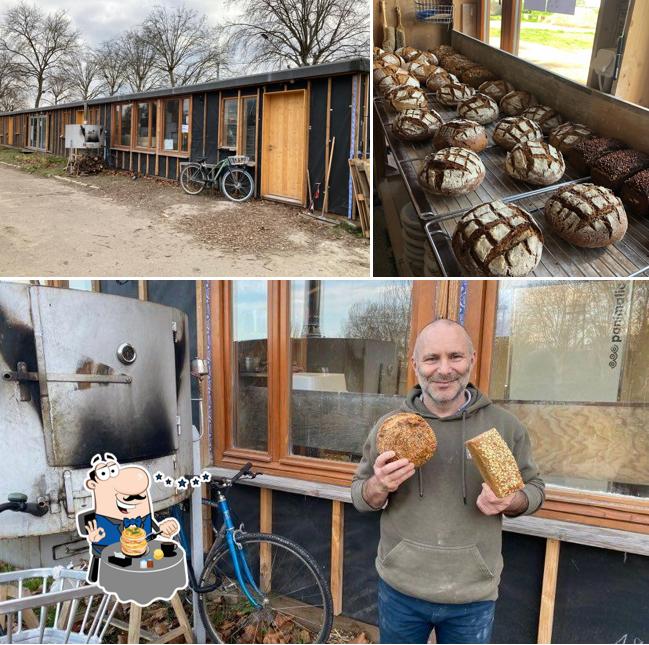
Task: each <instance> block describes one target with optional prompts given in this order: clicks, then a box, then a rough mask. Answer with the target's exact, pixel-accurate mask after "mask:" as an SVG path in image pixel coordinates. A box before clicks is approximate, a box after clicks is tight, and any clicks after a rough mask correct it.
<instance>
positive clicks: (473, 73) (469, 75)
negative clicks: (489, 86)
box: [460, 65, 496, 90]
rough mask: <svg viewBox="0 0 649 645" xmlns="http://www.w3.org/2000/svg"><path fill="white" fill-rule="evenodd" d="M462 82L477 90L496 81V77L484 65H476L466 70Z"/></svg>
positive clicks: (461, 78) (462, 75) (461, 76)
mask: <svg viewBox="0 0 649 645" xmlns="http://www.w3.org/2000/svg"><path fill="white" fill-rule="evenodd" d="M460 80H461V81H462V82H463V83H466V84H467V85H470V86H471V87H473V88H474V89H476V90H477V89H478V88H479V87H480V86H481V85H482V84H483V83H486V82H487V81H495V80H496V75H495V74H494V73H493V72H492V71H491V70H490V69H487V68H486V67H483V66H482V65H475V66H474V67H469V69H467V70H464V71H463V72H462V74H461V75H460Z"/></svg>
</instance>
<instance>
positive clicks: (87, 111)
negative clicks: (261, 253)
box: [0, 58, 369, 216]
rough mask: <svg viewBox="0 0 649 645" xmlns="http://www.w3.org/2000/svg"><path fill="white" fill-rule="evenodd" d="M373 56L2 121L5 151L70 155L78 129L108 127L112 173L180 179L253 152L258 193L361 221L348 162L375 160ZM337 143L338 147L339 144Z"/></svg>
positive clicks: (98, 101) (68, 106)
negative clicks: (203, 162)
mask: <svg viewBox="0 0 649 645" xmlns="http://www.w3.org/2000/svg"><path fill="white" fill-rule="evenodd" d="M368 69H369V63H368V61H367V59H363V58H354V59H349V60H345V61H339V62H334V63H325V64H321V65H315V66H312V67H301V68H295V69H288V70H282V71H278V72H269V73H263V74H255V75H251V76H244V77H239V78H228V79H223V80H219V81H214V82H210V83H204V84H201V85H193V86H186V87H176V88H173V89H168V88H167V89H158V90H152V91H149V92H142V93H139V94H130V95H118V96H114V97H110V98H107V97H102V98H98V99H94V100H92V101H88V102H87V103H85V104H84V103H79V102H77V103H69V104H65V105H57V106H51V107H43V108H38V109H31V110H21V111H18V112H12V113H2V114H0V145H6V146H13V147H16V148H27V149H30V150H36V151H42V152H48V153H53V154H57V155H61V156H63V155H65V153H66V151H65V141H64V132H65V126H66V125H67V124H70V123H83V122H84V121H85V122H87V123H90V124H99V125H101V126H103V127H104V129H105V133H106V146H105V156H106V159H107V161H108V162H109V164H110V165H111V166H112V167H115V168H120V169H124V170H128V171H130V172H137V173H141V174H143V175H155V176H157V177H164V178H167V179H178V178H179V176H180V170H181V164H182V163H183V162H187V161H193V160H197V159H202V158H206V159H207V161H208V163H214V162H217V161H219V160H221V159H223V158H224V157H225V156H229V155H248V156H249V157H250V159H251V162H252V164H253V173H252V174H253V175H254V177H255V184H256V196H258V197H263V198H268V199H275V200H279V201H284V202H288V203H292V204H299V205H301V206H305V205H306V204H307V200H308V195H309V187H308V181H309V180H310V182H311V188H312V190H314V191H315V189H316V185H318V184H319V186H320V191H319V192H320V197H319V199H318V200H316V202H315V207H316V208H322V206H323V204H322V200H323V199H324V198H325V177H326V174H327V168H328V166H329V160H330V156H331V155H332V154H333V158H332V159H331V174H330V177H329V192H328V203H327V205H326V210H328V211H330V212H333V213H337V214H340V215H347V216H351V215H352V210H353V197H352V190H351V178H350V174H349V165H348V159H350V158H367V157H368V155H369V140H368V128H369V126H368V118H367V114H368V101H369V83H368V78H369V77H368ZM334 139H335V143H334Z"/></svg>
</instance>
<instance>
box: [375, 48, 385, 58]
mask: <svg viewBox="0 0 649 645" xmlns="http://www.w3.org/2000/svg"><path fill="white" fill-rule="evenodd" d="M385 53H386V51H385V49H381V48H380V47H376V46H374V49H373V50H372V58H374V60H377V59H378V58H381V56H383V54H385Z"/></svg>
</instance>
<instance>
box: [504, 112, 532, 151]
mask: <svg viewBox="0 0 649 645" xmlns="http://www.w3.org/2000/svg"><path fill="white" fill-rule="evenodd" d="M492 136H493V140H494V142H495V143H496V144H498V145H499V146H500V147H501V148H504V149H505V150H511V149H512V148H513V147H514V146H516V145H518V144H519V143H524V142H525V141H540V140H541V139H543V132H542V131H541V128H540V127H539V125H538V124H537V123H535V122H534V121H531V120H530V119H526V118H525V117H520V116H508V117H505V118H504V119H501V120H500V121H498V123H497V124H496V128H495V130H494V131H493V134H492Z"/></svg>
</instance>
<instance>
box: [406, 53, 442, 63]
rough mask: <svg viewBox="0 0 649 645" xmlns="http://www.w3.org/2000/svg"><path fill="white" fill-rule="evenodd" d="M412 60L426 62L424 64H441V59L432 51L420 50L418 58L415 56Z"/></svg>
mask: <svg viewBox="0 0 649 645" xmlns="http://www.w3.org/2000/svg"><path fill="white" fill-rule="evenodd" d="M412 62H417V63H424V65H435V66H437V65H439V59H438V58H437V56H435V54H433V53H432V52H420V54H419V56H417V58H414V59H413V61H412Z"/></svg>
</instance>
